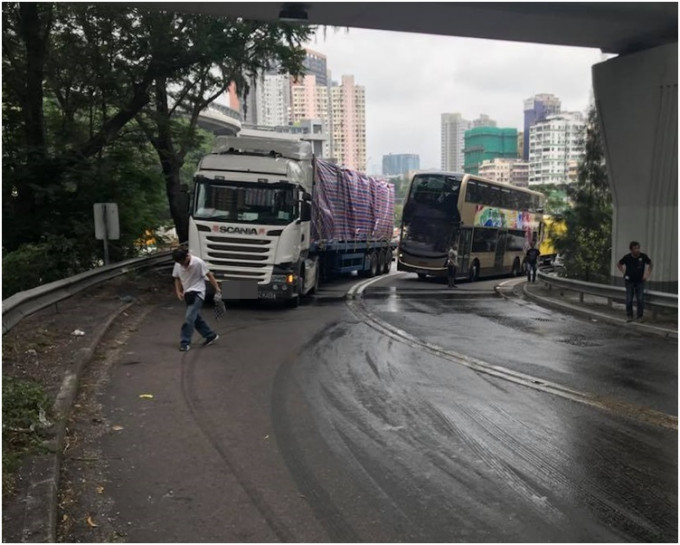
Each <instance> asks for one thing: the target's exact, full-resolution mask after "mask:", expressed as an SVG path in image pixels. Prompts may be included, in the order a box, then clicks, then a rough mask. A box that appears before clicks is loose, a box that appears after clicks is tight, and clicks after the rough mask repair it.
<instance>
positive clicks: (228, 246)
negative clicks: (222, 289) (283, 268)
mask: <svg viewBox="0 0 680 545" xmlns="http://www.w3.org/2000/svg"><path fill="white" fill-rule="evenodd" d="M205 248H206V252H205V255H206V259H205V261H206V263H208V266H209V267H210V269H211V270H212V271H213V273H214V274H215V276H216V277H217V278H218V279H220V280H245V279H248V280H257V281H258V282H268V281H269V272H270V270H271V269H270V267H269V266H268V265H267V261H268V260H269V257H270V254H271V251H272V241H271V240H262V239H258V240H253V239H251V238H237V237H233V236H225V237H222V236H218V235H210V236H206V237H205Z"/></svg>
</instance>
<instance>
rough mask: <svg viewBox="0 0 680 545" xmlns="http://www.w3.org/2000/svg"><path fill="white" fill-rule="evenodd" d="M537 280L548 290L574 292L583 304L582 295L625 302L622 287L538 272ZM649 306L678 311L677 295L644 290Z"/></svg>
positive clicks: (610, 301) (624, 289)
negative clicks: (555, 289)
mask: <svg viewBox="0 0 680 545" xmlns="http://www.w3.org/2000/svg"><path fill="white" fill-rule="evenodd" d="M537 278H538V279H539V280H541V281H543V282H545V283H546V284H547V285H548V289H552V288H553V287H555V288H559V289H561V290H569V291H575V292H577V293H579V294H580V297H579V298H580V300H581V302H583V296H584V294H588V295H595V296H598V297H604V298H606V299H607V302H608V304H610V305H611V304H612V302H613V301H625V299H626V288H624V287H622V286H608V285H606V284H594V283H591V282H583V281H582V280H572V279H570V278H563V277H561V276H556V275H552V274H546V273H544V272H542V271H538V274H537ZM647 305H649V306H651V307H653V308H654V307H656V308H657V309H658V308H662V309H672V310H675V311H677V310H678V294H677V293H665V292H662V291H648V290H645V306H647Z"/></svg>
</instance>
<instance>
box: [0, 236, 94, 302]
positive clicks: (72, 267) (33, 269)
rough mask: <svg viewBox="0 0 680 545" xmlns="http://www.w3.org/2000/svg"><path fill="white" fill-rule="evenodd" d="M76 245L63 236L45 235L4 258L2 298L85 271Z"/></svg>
mask: <svg viewBox="0 0 680 545" xmlns="http://www.w3.org/2000/svg"><path fill="white" fill-rule="evenodd" d="M77 244H78V243H77V241H75V240H72V239H68V238H66V237H63V236H55V235H48V236H46V237H45V238H44V240H43V241H41V242H38V243H34V244H24V245H22V246H20V247H19V248H18V249H17V250H15V251H13V252H10V253H8V254H5V255H4V256H3V258H2V298H3V299H6V298H7V297H9V296H10V295H13V294H15V293H17V292H20V291H24V290H28V289H31V288H35V287H37V286H40V285H42V284H48V283H49V282H54V281H55V280H61V279H62V278H68V277H69V276H73V275H75V274H78V273H80V272H83V271H86V270H88V269H89V268H90V263H89V262H87V263H83V261H84V260H83V259H82V258H81V257H80V256H79V255H78V247H77Z"/></svg>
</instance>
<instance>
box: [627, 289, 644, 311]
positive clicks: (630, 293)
mask: <svg viewBox="0 0 680 545" xmlns="http://www.w3.org/2000/svg"><path fill="white" fill-rule="evenodd" d="M633 297H635V299H636V302H637V317H638V318H642V313H643V312H644V310H645V283H644V281H642V280H638V281H633V280H626V314H627V315H628V317H629V318H632V317H633Z"/></svg>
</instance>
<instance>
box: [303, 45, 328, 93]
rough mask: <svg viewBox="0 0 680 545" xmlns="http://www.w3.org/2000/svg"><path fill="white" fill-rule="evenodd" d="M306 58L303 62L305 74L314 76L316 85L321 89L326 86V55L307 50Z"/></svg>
mask: <svg viewBox="0 0 680 545" xmlns="http://www.w3.org/2000/svg"><path fill="white" fill-rule="evenodd" d="M306 51H307V56H306V57H305V60H304V61H303V63H302V64H303V66H304V67H305V74H307V75H311V76H315V77H316V84H317V85H321V86H322V87H327V86H328V67H327V63H326V55H323V54H321V53H317V52H316V51H312V50H311V49H307V50H306Z"/></svg>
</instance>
